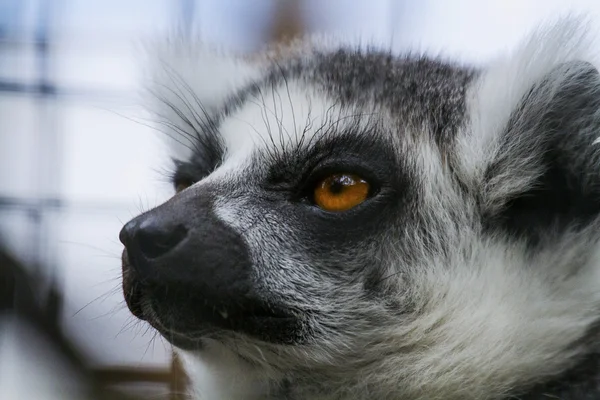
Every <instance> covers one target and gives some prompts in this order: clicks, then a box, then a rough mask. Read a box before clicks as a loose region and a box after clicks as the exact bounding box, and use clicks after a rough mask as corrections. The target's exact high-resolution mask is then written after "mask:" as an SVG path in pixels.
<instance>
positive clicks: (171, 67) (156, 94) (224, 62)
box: [144, 39, 262, 160]
mask: <svg viewBox="0 0 600 400" xmlns="http://www.w3.org/2000/svg"><path fill="white" fill-rule="evenodd" d="M147 53H148V54H150V58H149V60H148V65H147V66H146V68H147V75H148V77H147V79H146V82H147V84H146V86H145V99H144V103H145V106H146V109H147V110H148V111H150V113H151V114H152V116H153V119H154V120H155V122H156V123H157V124H158V128H159V129H160V130H162V131H164V132H165V133H166V137H167V139H168V144H169V145H170V148H171V153H172V154H171V156H172V157H173V158H175V159H180V160H182V159H186V158H188V157H189V155H190V153H191V149H190V147H193V145H194V144H193V143H191V141H190V139H191V138H195V137H197V136H198V135H199V134H200V135H201V134H205V133H207V132H208V133H209V134H210V130H211V129H213V122H214V118H215V113H216V112H217V111H218V110H219V109H220V108H221V107H223V106H224V105H225V104H226V102H227V101H228V100H229V98H230V97H231V96H232V95H233V93H234V92H235V90H236V89H239V88H241V87H242V86H244V85H245V84H248V83H249V82H250V81H251V80H253V79H256V78H257V77H258V76H259V75H260V71H261V70H262V69H261V65H260V64H261V63H260V61H259V60H252V61H251V60H250V59H248V58H245V57H243V56H241V55H234V54H231V53H228V52H226V51H224V50H221V49H216V48H213V47H210V46H208V45H206V44H205V43H201V42H197V41H190V40H184V39H170V40H167V41H164V42H161V43H154V44H153V45H152V46H150V48H149V51H148V52H147Z"/></svg>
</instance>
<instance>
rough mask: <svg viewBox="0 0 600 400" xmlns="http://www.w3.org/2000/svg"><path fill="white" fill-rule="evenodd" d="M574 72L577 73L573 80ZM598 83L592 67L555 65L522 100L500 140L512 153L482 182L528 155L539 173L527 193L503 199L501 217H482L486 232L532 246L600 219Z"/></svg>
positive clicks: (599, 105)
mask: <svg viewBox="0 0 600 400" xmlns="http://www.w3.org/2000/svg"><path fill="white" fill-rule="evenodd" d="M573 69H575V71H577V72H576V73H574V75H572V76H571V74H573V72H572V71H573ZM560 74H569V77H568V78H566V79H565V80H564V81H563V82H560V83H559V87H558V88H556V89H554V92H553V96H552V98H551V99H550V100H549V101H548V100H546V101H544V100H543V99H540V97H542V96H547V95H548V94H547V93H548V90H549V89H548V85H556V83H555V79H557V75H559V76H558V78H560ZM599 84H600V79H599V75H598V72H597V71H596V69H595V68H594V67H592V66H591V65H589V64H586V65H584V67H583V68H582V63H571V64H568V65H563V66H559V67H558V68H557V70H555V71H553V72H552V73H551V74H550V76H549V77H548V79H546V80H544V81H542V82H540V83H539V84H538V85H536V86H535V87H534V88H532V90H531V91H530V92H529V93H528V94H527V95H526V96H525V97H524V99H523V100H522V101H521V104H520V106H519V107H518V108H517V110H516V111H515V112H514V113H513V116H512V118H511V120H510V122H509V124H508V126H507V128H506V133H505V137H504V146H507V147H511V149H516V150H514V151H511V150H509V151H508V152H506V154H507V156H506V157H505V158H504V159H503V160H501V161H498V162H495V163H493V164H491V166H490V167H489V168H488V170H487V172H486V177H487V179H492V178H494V177H495V176H496V175H497V174H498V173H501V172H502V169H503V164H505V163H506V164H509V163H512V162H515V161H517V159H518V158H519V157H529V156H531V155H534V157H535V159H536V161H537V162H539V163H540V164H541V166H542V174H541V175H540V176H539V177H537V178H536V179H535V180H534V182H533V184H532V187H531V189H530V190H528V191H526V192H524V193H520V194H518V195H517V196H515V197H513V198H510V199H507V201H506V205H505V209H504V210H503V211H502V212H501V213H500V214H497V215H489V216H485V217H484V221H485V223H486V225H487V226H488V228H489V229H498V228H500V229H502V230H505V231H506V232H508V233H509V235H511V236H516V237H519V238H525V239H527V240H528V241H529V243H530V244H532V245H536V244H540V243H542V242H544V241H545V240H547V239H551V238H552V237H555V235H556V234H561V233H564V232H565V230H566V229H567V228H573V229H580V228H583V227H586V226H588V225H589V224H590V223H591V222H593V221H594V220H596V219H597V218H598V214H599V213H600V171H599V170H598V167H597V165H600V164H599V161H600V151H599V150H600V148H597V147H596V146H595V145H592V143H593V142H594V140H595V139H596V138H597V137H598V136H599V135H600V129H598V128H600V126H598V125H600V124H599V121H598V117H597V115H596V114H597V113H598V111H599V110H600V94H599V92H598V87H599ZM511 157H513V159H511ZM507 179H510V177H508V178H507Z"/></svg>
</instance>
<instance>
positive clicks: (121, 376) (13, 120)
mask: <svg viewBox="0 0 600 400" xmlns="http://www.w3.org/2000/svg"><path fill="white" fill-rule="evenodd" d="M573 11H574V12H583V13H584V14H585V15H587V16H589V17H590V18H591V19H592V20H597V15H598V14H599V13H600V2H598V1H597V0H588V1H562V0H488V1H479V0H462V1H458V0H455V1H445V0H420V1H414V0H364V1H363V0H118V1H117V0H102V1H94V0H0V249H1V250H0V291H1V292H0V371H1V372H0V399H51V398H52V399H54V398H56V399H68V398H100V397H102V396H108V397H105V398H117V397H115V396H117V394H118V395H121V396H126V395H131V396H135V395H138V396H151V397H147V398H152V399H160V398H165V399H166V398H178V396H180V393H181V392H182V391H183V390H184V389H185V384H186V383H185V380H184V379H183V378H182V376H181V374H180V373H179V370H178V364H177V362H176V360H174V359H173V357H172V353H171V349H170V347H169V346H168V345H166V344H165V342H164V341H162V339H160V338H157V337H156V335H155V334H154V332H153V331H151V330H149V329H148V327H147V326H146V325H145V324H143V323H141V322H137V321H135V320H134V318H133V317H131V316H130V314H129V312H128V311H127V310H126V307H125V305H124V301H123V297H122V294H121V289H120V258H119V257H120V252H121V246H120V244H119V242H118V238H117V236H118V232H119V230H120V228H121V226H122V224H123V223H124V222H126V221H127V220H128V219H130V218H131V217H133V216H134V215H136V214H138V213H139V212H140V211H141V210H143V209H148V208H150V207H153V206H155V205H158V204H159V203H160V202H161V201H163V200H165V199H166V198H167V197H168V196H169V193H170V190H171V188H170V186H169V184H168V182H167V179H166V174H167V170H166V168H167V167H168V166H169V164H168V162H167V158H166V155H165V154H164V152H163V150H164V149H163V148H162V147H161V138H160V137H159V136H158V134H157V133H156V131H154V130H152V129H151V128H149V127H147V126H145V125H144V124H142V123H139V119H136V118H134V116H136V115H139V111H138V104H136V100H135V96H136V95H137V92H136V90H137V88H138V87H139V83H140V78H141V77H140V75H139V70H140V66H139V65H138V64H136V61H137V58H136V56H135V54H136V50H135V49H136V46H138V45H139V44H140V42H143V41H144V40H147V39H150V38H153V37H156V36H160V35H163V34H165V33H167V32H170V31H173V30H175V29H177V30H182V31H183V32H184V33H185V34H189V35H192V36H199V37H201V38H203V39H204V40H205V41H208V42H212V43H216V44H219V45H222V46H226V47H228V48H231V49H234V50H236V51H239V52H243V53H250V52H253V51H257V50H259V49H260V48H261V47H262V46H264V44H265V43H269V42H274V41H280V40H283V39H284V38H286V37H289V36H293V35H298V34H305V33H311V32H334V33H337V34H345V35H349V36H351V37H353V38H360V39H363V40H365V39H366V40H370V41H372V42H374V43H376V44H379V45H381V46H382V47H386V48H390V47H391V48H392V49H393V50H394V51H396V52H401V51H403V50H405V49H429V50H431V51H433V52H434V53H438V54H445V55H448V56H450V57H453V58H460V59H461V60H465V61H471V62H474V63H480V62H485V61H486V60H488V59H490V58H491V57H493V56H494V55H496V54H498V53H499V52H501V51H504V50H507V49H510V48H511V47H513V46H514V45H515V44H516V43H517V42H518V40H519V39H520V38H522V37H523V35H525V34H526V33H527V32H528V31H529V30H531V29H532V28H533V27H534V26H536V25H537V24H539V23H540V22H543V21H545V20H548V19H555V18H556V17H558V16H559V15H563V14H566V13H568V12H573ZM15 310H16V311H17V312H15ZM94 396H96V397H94Z"/></svg>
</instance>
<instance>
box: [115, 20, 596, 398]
mask: <svg viewBox="0 0 600 400" xmlns="http://www.w3.org/2000/svg"><path fill="white" fill-rule="evenodd" d="M547 35H548V36H549V37H550V38H546V41H541V42H540V43H538V44H539V45H540V46H544V45H545V46H546V47H548V49H547V50H546V51H554V52H555V53H556V54H554V55H551V56H549V57H546V58H544V57H541V56H539V55H538V56H536V55H535V54H533V55H532V54H529V53H528V51H529V50H528V47H527V46H525V47H524V48H523V50H522V52H521V53H522V54H521V53H519V54H517V55H516V56H514V57H513V58H512V59H510V60H508V61H506V62H504V63H502V62H498V63H497V65H491V66H490V67H489V68H488V69H474V68H467V67H462V66H458V65H456V64H453V63H446V62H442V61H440V60H436V59H430V58H427V57H413V56H410V57H395V56H392V55H390V54H388V53H384V52H378V51H375V50H370V49H367V50H365V49H356V48H348V47H339V48H336V49H332V48H330V47H324V48H319V47H318V46H316V47H314V48H312V47H310V48H308V47H300V48H299V49H296V50H292V51H290V52H289V54H288V57H284V58H276V59H275V58H269V57H266V58H265V59H264V60H261V61H260V62H256V63H254V64H251V63H249V62H245V61H242V60H239V59H235V58H218V57H217V56H216V55H215V56H214V57H215V58H214V59H213V61H210V60H209V59H207V58H206V54H205V53H203V52H200V51H199V50H198V51H196V50H193V48H187V47H185V45H183V46H182V44H181V43H172V44H171V45H170V46H171V47H168V48H169V49H170V50H168V51H169V52H167V53H166V54H164V53H163V54H162V56H163V58H164V59H163V60H162V61H166V62H167V63H168V65H169V66H168V67H165V66H164V64H161V67H160V68H158V70H160V72H158V73H157V74H156V77H157V79H156V81H157V82H160V83H159V84H157V85H156V86H153V87H152V94H153V95H154V96H155V97H156V98H157V99H158V100H159V101H158V102H156V103H155V104H154V106H153V111H154V112H155V113H156V115H157V116H158V118H159V122H160V124H161V126H162V127H163V128H165V129H166V130H167V131H168V133H169V134H170V135H171V136H173V138H174V139H175V141H177V142H179V144H180V146H179V150H180V152H179V153H177V154H176V162H175V165H176V168H175V172H174V174H173V184H174V187H175V189H176V194H175V195H174V196H173V197H172V198H171V199H170V200H168V201H167V202H166V203H164V204H162V205H160V206H158V207H156V208H154V209H152V210H150V211H148V212H146V213H144V214H142V215H140V216H138V217H137V218H135V219H133V220H132V221H130V222H128V223H127V224H126V225H125V227H124V228H123V230H122V231H121V234H120V239H121V241H122V242H123V244H124V245H125V247H126V250H125V251H124V253H123V278H124V279H123V285H124V293H125V298H126V300H127V304H128V305H129V308H130V309H131V311H132V312H133V313H134V314H135V315H136V316H138V317H139V318H141V319H144V320H146V321H148V322H149V323H150V324H151V325H152V326H154V327H155V328H156V329H157V330H159V331H160V332H161V333H162V335H163V336H164V337H165V338H166V339H167V340H168V341H170V342H171V343H172V344H174V345H175V346H177V347H178V348H180V349H182V350H184V351H185V352H186V353H187V354H192V355H195V356H197V357H198V358H199V359H202V357H203V354H204V353H209V352H211V351H213V350H214V348H217V347H218V348H222V349H226V350H227V352H228V353H229V354H231V355H232V357H234V359H235V360H236V362H239V363H240V364H244V365H247V366H249V368H250V369H252V371H253V372H252V376H253V378H252V379H256V380H257V381H261V382H263V383H264V382H266V383H264V385H263V386H265V385H266V387H269V388H270V389H268V390H267V392H269V393H276V392H277V390H283V389H281V388H282V387H284V386H286V385H284V384H283V383H282V382H287V385H288V386H289V385H292V386H294V389H286V390H289V391H291V392H290V393H292V392H293V393H294V395H296V396H297V397H301V398H304V397H302V396H305V397H306V398H316V397H314V396H316V395H317V394H323V393H334V392H335V393H338V394H340V395H341V394H343V393H352V396H353V398H383V397H381V396H384V395H385V396H387V395H390V396H391V395H394V396H398V397H401V398H406V399H410V398H419V396H421V397H422V396H425V397H424V398H435V396H442V398H453V397H457V398H470V396H473V398H484V397H481V396H482V395H483V394H486V396H487V395H488V394H489V393H492V392H493V393H492V395H496V394H498V393H505V392H507V390H508V388H511V387H521V386H520V385H522V386H523V387H525V386H526V385H528V384H533V383H536V382H537V381H536V379H537V378H538V377H539V376H548V375H551V374H554V373H557V372H560V371H562V370H563V369H564V368H565V367H566V365H568V364H569V363H570V362H571V361H572V360H574V359H576V357H577V355H578V354H579V353H583V351H584V350H582V349H583V348H584V347H585V346H586V345H585V340H582V338H585V335H586V333H587V332H588V330H589V328H590V327H591V326H592V325H593V324H594V323H595V321H596V316H597V315H598V307H599V306H600V291H599V290H598V289H599V282H600V270H599V268H598V251H597V246H596V242H597V238H598V234H597V232H596V227H597V221H598V218H597V216H598V212H599V211H600V201H599V200H600V197H599V196H600V186H599V185H598V184H600V179H598V175H597V174H595V173H591V171H592V169H591V168H592V166H594V165H595V162H596V161H597V160H598V157H599V154H600V153H598V151H597V150H596V149H595V148H594V147H593V145H592V143H593V142H594V140H595V139H596V137H597V136H599V135H598V131H597V129H596V128H597V125H598V124H597V121H598V118H597V116H596V114H597V110H598V108H599V107H600V97H599V96H598V88H599V87H600V80H599V79H598V73H597V71H596V69H595V68H594V67H593V66H592V65H591V64H589V63H587V62H583V61H587V60H580V59H578V58H574V57H572V56H573V54H572V53H569V52H567V51H564V52H563V53H560V51H559V50H560V49H558V50H557V49H555V48H553V47H552V46H553V45H552V43H550V41H551V39H552V35H557V33H556V32H555V33H552V32H550V33H548V34H547ZM542 36H543V35H542ZM562 39H564V38H562ZM544 43H545V44H544ZM563 45H564V46H568V45H569V43H567V42H565V41H563ZM542 50H543V49H542ZM541 53H543V51H542V52H541ZM526 57H530V59H527V60H525V61H524V58H526ZM536 57H537V58H536ZM211 62H212V64H210V65H212V67H209V66H206V65H205V63H211ZM538 64H539V65H538ZM523 65H527V67H528V69H524V67H523ZM211 68H212V73H214V74H215V75H211V74H210V73H209V72H207V71H210V70H211ZM215 71H218V72H219V73H216V72H215ZM206 74H208V76H204V75H206ZM200 75H202V76H200ZM549 354H551V355H552V356H551V357H549ZM390 371H391V372H390ZM517 372H518V373H517ZM263 386H261V387H263ZM274 388H278V389H274ZM466 389H467V390H468V394H465V390H466ZM265 390H266V389H265ZM265 393H266V392H265ZM263 394H264V393H263ZM311 396H313V397H311ZM369 396H374V397H369ZM378 396H380V397H378ZM461 396H463V397H461ZM478 396H479V397H478ZM342 397H343V396H342ZM327 398H333V397H327ZM386 398H387V397H386ZM393 398H396V397H393ZM486 398H487V397H486ZM490 398H493V396H492V397H490Z"/></svg>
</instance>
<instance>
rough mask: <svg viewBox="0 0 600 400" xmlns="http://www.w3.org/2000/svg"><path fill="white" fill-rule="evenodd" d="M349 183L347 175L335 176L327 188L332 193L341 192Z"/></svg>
mask: <svg viewBox="0 0 600 400" xmlns="http://www.w3.org/2000/svg"><path fill="white" fill-rule="evenodd" d="M350 183H351V182H349V180H348V177H347V176H345V175H342V176H336V177H334V178H332V179H331V181H330V182H329V190H330V191H331V193H332V194H341V193H342V192H343V191H344V189H345V188H346V186H347V185H349V184H350Z"/></svg>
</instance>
